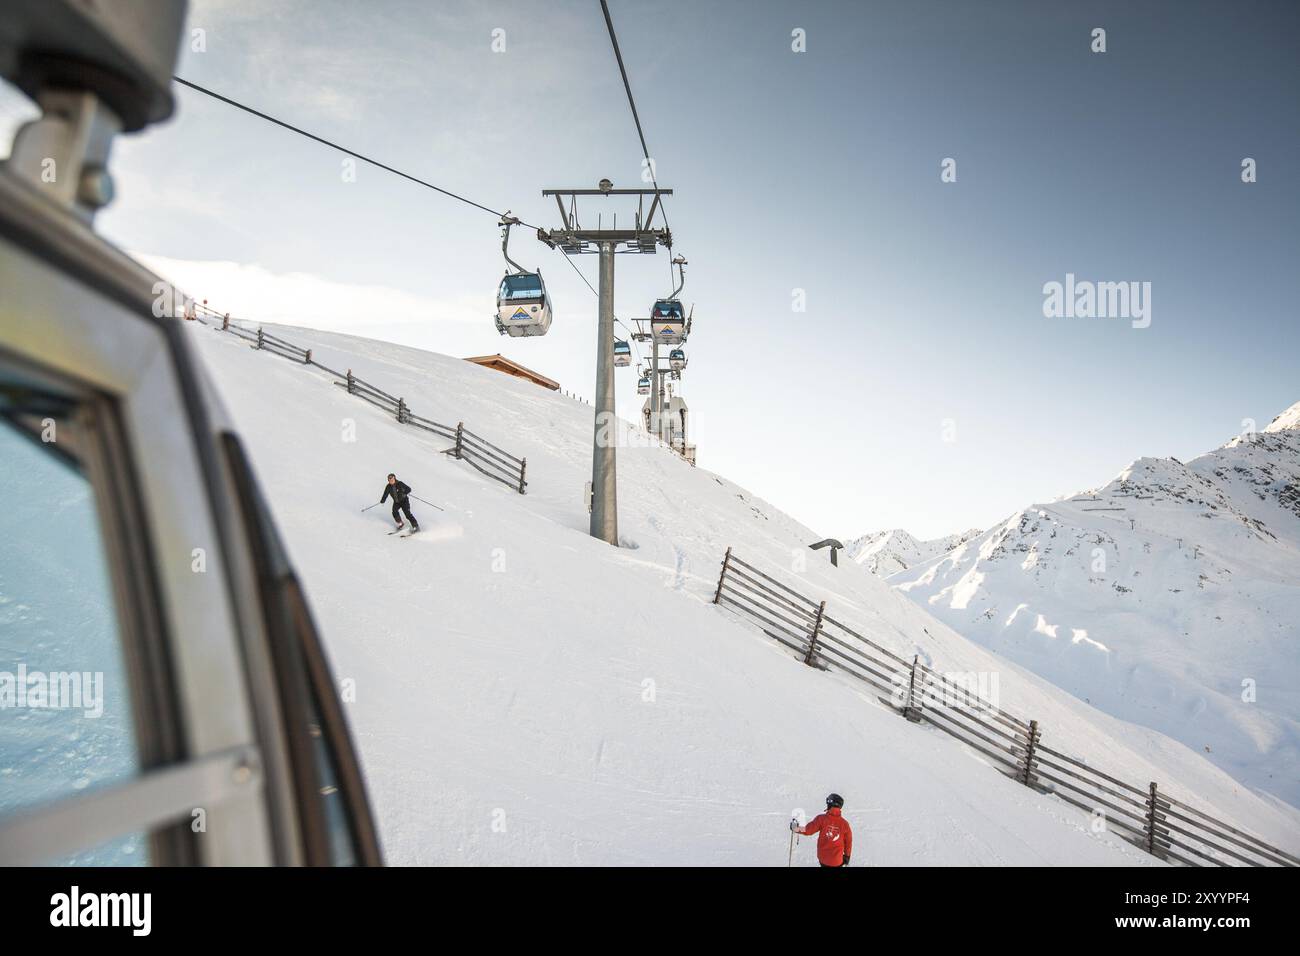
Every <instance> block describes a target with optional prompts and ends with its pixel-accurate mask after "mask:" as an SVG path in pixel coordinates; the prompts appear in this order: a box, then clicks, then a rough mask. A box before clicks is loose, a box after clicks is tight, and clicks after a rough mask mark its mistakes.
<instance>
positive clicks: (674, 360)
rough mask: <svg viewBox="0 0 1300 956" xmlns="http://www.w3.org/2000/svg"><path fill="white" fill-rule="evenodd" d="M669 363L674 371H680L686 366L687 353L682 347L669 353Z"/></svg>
mask: <svg viewBox="0 0 1300 956" xmlns="http://www.w3.org/2000/svg"><path fill="white" fill-rule="evenodd" d="M668 365H669V366H670V367H671V368H672V370H673V371H674V372H680V371H681V370H682V369H684V368H686V353H685V352H683V351H682V350H681V349H673V350H672V351H671V352H669V353H668Z"/></svg>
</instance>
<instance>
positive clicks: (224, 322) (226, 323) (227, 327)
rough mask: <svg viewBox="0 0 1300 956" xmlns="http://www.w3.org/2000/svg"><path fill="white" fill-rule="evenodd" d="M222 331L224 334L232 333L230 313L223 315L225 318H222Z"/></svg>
mask: <svg viewBox="0 0 1300 956" xmlns="http://www.w3.org/2000/svg"><path fill="white" fill-rule="evenodd" d="M221 331H222V332H229V331H230V313H229V312H227V313H226V314H225V315H223V316H222V317H221Z"/></svg>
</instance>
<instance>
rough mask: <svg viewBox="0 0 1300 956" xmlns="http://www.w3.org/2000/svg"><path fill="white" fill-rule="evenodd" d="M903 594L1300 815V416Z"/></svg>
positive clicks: (1129, 477)
mask: <svg viewBox="0 0 1300 956" xmlns="http://www.w3.org/2000/svg"><path fill="white" fill-rule="evenodd" d="M889 581H890V583H891V584H893V585H895V586H896V587H898V588H899V589H900V590H901V591H902V592H904V593H906V594H907V595H908V596H909V597H911V598H912V599H913V600H915V601H916V602H917V603H918V604H920V605H921V606H923V607H925V608H926V609H927V610H929V611H930V612H931V613H932V614H934V615H935V616H936V617H938V618H940V619H942V620H943V621H944V622H945V623H947V624H948V625H949V626H950V627H952V628H953V629H955V630H957V631H959V632H961V633H962V634H965V635H966V636H967V637H970V638H971V639H972V640H975V641H978V642H980V643H981V644H983V645H985V646H987V647H988V648H990V649H991V650H994V651H996V652H997V653H999V654H1001V655H1004V656H1006V657H1007V658H1010V659H1011V660H1013V661H1015V662H1017V663H1018V664H1021V665H1023V666H1025V667H1027V668H1029V669H1030V670H1032V671H1034V672H1035V673H1037V674H1039V675H1041V676H1043V677H1046V678H1047V679H1048V680H1050V681H1052V682H1053V683H1055V684H1057V685H1059V686H1061V687H1063V688H1065V689H1066V690H1068V691H1070V692H1071V693H1073V694H1075V695H1077V696H1078V697H1081V698H1083V699H1084V700H1086V701H1088V702H1090V703H1092V704H1093V705H1094V706H1096V707H1098V708H1100V709H1101V710H1104V711H1106V712H1107V713H1109V714H1112V715H1114V716H1116V717H1119V718H1121V719H1123V720H1128V721H1132V722H1134V723H1138V724H1143V725H1145V726H1147V727H1152V728H1155V729H1156V730H1159V731H1161V732H1163V733H1165V734H1168V735H1169V736H1171V737H1173V738H1174V739H1176V740H1181V741H1182V742H1183V743H1185V744H1187V745H1188V746H1189V747H1192V748H1194V749H1196V750H1198V751H1201V752H1203V753H1204V754H1206V756H1207V757H1208V758H1209V759H1210V760H1211V761H1213V762H1214V763H1216V764H1218V765H1219V766H1220V767H1222V768H1224V769H1225V770H1227V771H1228V772H1229V773H1231V774H1232V775H1233V776H1235V777H1236V778H1237V779H1239V780H1242V781H1244V782H1245V783H1247V784H1249V785H1251V786H1253V787H1255V788H1257V789H1259V790H1261V791H1264V792H1267V793H1272V794H1275V795H1277V796H1279V797H1281V798H1282V799H1284V800H1287V801H1288V802H1290V803H1291V804H1292V805H1296V806H1300V403H1297V404H1296V405H1294V406H1292V407H1291V408H1289V409H1288V410H1287V411H1285V412H1283V413H1282V414H1281V415H1279V416H1278V417H1277V418H1276V419H1274V421H1273V422H1272V424H1270V425H1269V426H1268V427H1267V428H1265V429H1264V430H1263V431H1261V432H1259V433H1258V434H1251V435H1245V436H1240V437H1238V438H1234V439H1233V440H1231V441H1229V442H1228V443H1227V444H1225V445H1223V446H1222V447H1221V448H1218V449H1216V450H1214V451H1212V452H1209V453H1208V454H1205V455H1202V456H1200V457H1199V458H1196V459H1193V460H1192V461H1190V462H1187V463H1186V464H1184V463H1182V462H1179V461H1177V460H1175V459H1163V458H1140V459H1138V460H1137V461H1135V462H1133V463H1132V464H1131V465H1129V466H1128V467H1127V468H1125V469H1124V470H1123V471H1122V472H1121V473H1120V474H1119V476H1118V477H1116V478H1115V479H1114V480H1113V481H1111V482H1110V483H1109V484H1107V485H1106V486H1104V487H1102V488H1099V489H1096V490H1095V491H1089V492H1085V493H1083V494H1079V495H1074V496H1071V497H1070V498H1067V499H1063V500H1060V501H1055V502H1052V503H1050V504H1040V505H1032V506H1030V507H1029V508H1026V509H1024V510H1023V511H1021V512H1018V513H1017V514H1015V515H1012V516H1011V517H1010V518H1009V519H1008V520H1006V521H1005V522H1003V523H1001V524H1000V525H998V526H997V527H994V528H992V529H991V530H989V531H987V532H985V533H984V534H983V535H981V536H980V537H978V538H976V539H975V540H973V541H970V542H968V543H966V544H964V545H962V546H960V547H958V548H956V549H955V550H953V551H952V552H951V553H949V554H946V555H944V556H942V557H936V558H935V559H933V560H931V561H930V562H928V563H925V564H921V565H916V566H913V567H911V568H909V569H908V570H906V571H900V572H898V573H896V574H894V575H892V576H891V577H890V578H889Z"/></svg>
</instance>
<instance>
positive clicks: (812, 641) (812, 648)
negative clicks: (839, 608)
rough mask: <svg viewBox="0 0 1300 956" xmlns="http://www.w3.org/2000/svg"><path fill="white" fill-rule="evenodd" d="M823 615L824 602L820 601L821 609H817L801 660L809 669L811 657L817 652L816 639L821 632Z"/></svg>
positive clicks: (824, 611) (824, 610) (811, 662)
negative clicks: (810, 634)
mask: <svg viewBox="0 0 1300 956" xmlns="http://www.w3.org/2000/svg"><path fill="white" fill-rule="evenodd" d="M825 613H826V602H825V601H822V603H821V607H819V608H817V620H815V621H813V629H812V636H811V637H810V638H809V639H808V653H807V654H806V655H805V656H804V659H803V662H804V663H805V664H807V665H808V666H809V667H812V666H813V655H814V654H815V653H816V652H817V638H818V636H819V635H820V634H821V632H822V615H823V614H825Z"/></svg>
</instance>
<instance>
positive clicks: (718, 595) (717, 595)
mask: <svg viewBox="0 0 1300 956" xmlns="http://www.w3.org/2000/svg"><path fill="white" fill-rule="evenodd" d="M730 564H731V548H727V553H726V554H724V555H723V556H722V573H721V574H719V575H718V590H717V591H715V592H714V594H713V603H714V604H717V603H718V602H719V601H721V600H722V582H723V581H725V580H726V578H727V567H728V565H730Z"/></svg>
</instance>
